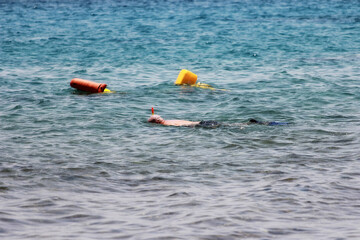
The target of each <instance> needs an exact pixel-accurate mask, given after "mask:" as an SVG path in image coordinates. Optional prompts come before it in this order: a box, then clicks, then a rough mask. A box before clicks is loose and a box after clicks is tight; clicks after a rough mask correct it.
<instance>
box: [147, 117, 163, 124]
mask: <svg viewBox="0 0 360 240" xmlns="http://www.w3.org/2000/svg"><path fill="white" fill-rule="evenodd" d="M148 122H151V123H160V124H161V123H163V122H164V119H162V117H160V116H159V115H151V117H149V119H148Z"/></svg>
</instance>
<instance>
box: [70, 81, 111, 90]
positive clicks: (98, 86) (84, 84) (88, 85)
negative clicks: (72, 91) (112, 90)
mask: <svg viewBox="0 0 360 240" xmlns="http://www.w3.org/2000/svg"><path fill="white" fill-rule="evenodd" d="M70 86H71V87H73V88H76V89H78V90H81V91H85V92H91V93H101V92H104V90H105V89H106V86H107V85H106V84H105V83H96V82H92V81H89V80H85V79H81V78H74V79H73V80H71V82H70Z"/></svg>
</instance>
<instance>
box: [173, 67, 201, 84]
mask: <svg viewBox="0 0 360 240" xmlns="http://www.w3.org/2000/svg"><path fill="white" fill-rule="evenodd" d="M196 80H197V75H196V74H195V73H192V72H190V71H189V70H186V69H183V70H181V71H180V73H179V76H178V77H177V79H176V81H175V84H176V85H183V84H187V85H195V84H196Z"/></svg>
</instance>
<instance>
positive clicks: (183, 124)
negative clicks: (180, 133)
mask: <svg viewBox="0 0 360 240" xmlns="http://www.w3.org/2000/svg"><path fill="white" fill-rule="evenodd" d="M199 123H200V122H192V121H186V120H165V121H164V123H163V125H165V126H176V127H193V126H196V125H198V124H199Z"/></svg>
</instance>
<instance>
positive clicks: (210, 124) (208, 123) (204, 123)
mask: <svg viewBox="0 0 360 240" xmlns="http://www.w3.org/2000/svg"><path fill="white" fill-rule="evenodd" d="M245 124H259V125H268V126H275V125H287V124H289V123H286V122H260V121H258V120H256V119H253V118H251V119H250V120H249V122H247V123H245ZM221 125H222V124H221V123H220V122H217V121H201V122H200V123H199V124H198V125H196V126H198V127H204V128H217V127H219V126H221ZM225 125H227V124H225Z"/></svg>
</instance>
